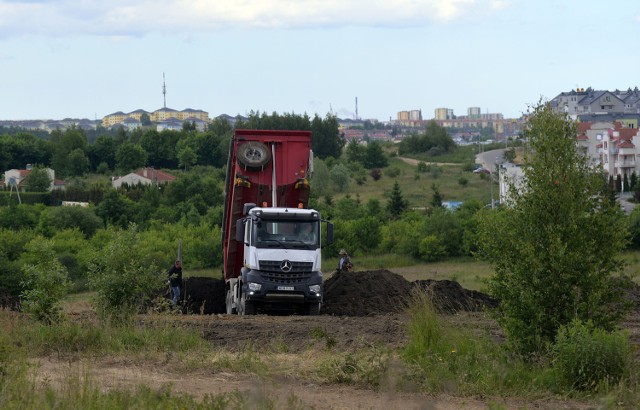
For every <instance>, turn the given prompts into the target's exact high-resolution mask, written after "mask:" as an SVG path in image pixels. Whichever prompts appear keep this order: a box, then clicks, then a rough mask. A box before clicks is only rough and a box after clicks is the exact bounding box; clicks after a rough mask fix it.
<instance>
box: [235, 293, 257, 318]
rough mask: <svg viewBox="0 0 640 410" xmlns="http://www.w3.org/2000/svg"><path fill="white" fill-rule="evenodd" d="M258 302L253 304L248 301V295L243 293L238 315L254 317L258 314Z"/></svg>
mask: <svg viewBox="0 0 640 410" xmlns="http://www.w3.org/2000/svg"><path fill="white" fill-rule="evenodd" d="M257 310H258V309H257V306H256V302H251V301H248V300H247V295H246V293H244V292H243V293H242V296H240V306H238V314H239V315H243V316H252V315H255V314H256V312H257Z"/></svg>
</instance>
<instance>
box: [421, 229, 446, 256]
mask: <svg viewBox="0 0 640 410" xmlns="http://www.w3.org/2000/svg"><path fill="white" fill-rule="evenodd" d="M418 252H419V253H420V258H421V259H423V260H425V261H427V262H435V261H438V260H440V259H442V258H444V257H445V256H446V255H447V250H446V248H445V246H444V245H443V244H442V242H441V241H440V240H439V239H438V237H437V236H435V235H428V236H425V237H424V238H422V240H421V241H420V244H419V246H418Z"/></svg>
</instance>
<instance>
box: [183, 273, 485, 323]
mask: <svg viewBox="0 0 640 410" xmlns="http://www.w3.org/2000/svg"><path fill="white" fill-rule="evenodd" d="M413 289H421V290H423V291H425V293H426V295H427V296H428V297H429V298H430V300H431V302H432V303H433V305H434V307H435V308H436V309H437V310H438V311H439V312H442V313H445V312H446V313H455V312H459V311H482V310H483V309H484V308H485V307H494V306H496V305H497V301H496V300H494V299H492V298H491V297H489V296H487V295H485V294H483V293H481V292H477V291H473V290H467V289H464V288H463V287H462V286H460V284H459V283H458V282H456V281H450V280H431V279H429V280H420V281H415V282H409V281H407V280H406V279H405V278H404V277H402V276H400V275H398V274H397V273H393V272H390V271H388V270H385V269H380V270H373V271H361V272H336V273H334V274H332V275H331V276H330V277H329V278H328V279H327V280H326V281H325V282H324V304H323V307H322V311H321V314H322V315H332V316H358V317H361V316H371V315H380V314H390V313H398V312H402V311H403V310H404V309H405V307H406V304H407V302H408V300H409V298H410V296H411V291H412V290H413ZM224 292H225V291H224V281H222V280H221V279H212V278H201V277H192V278H187V279H186V280H185V282H184V286H183V295H182V297H183V300H184V301H185V302H184V304H183V312H184V313H204V314H210V313H225V304H224V301H225V294H224Z"/></svg>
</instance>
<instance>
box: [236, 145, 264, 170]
mask: <svg viewBox="0 0 640 410" xmlns="http://www.w3.org/2000/svg"><path fill="white" fill-rule="evenodd" d="M236 158H237V159H238V163H239V164H240V165H241V166H242V167H243V168H244V169H245V170H248V171H262V170H263V169H264V167H265V166H267V164H268V163H269V162H270V161H271V151H270V150H269V147H268V146H267V145H266V144H263V143H262V142H259V141H248V142H245V143H244V144H241V145H239V146H238V151H237V156H236Z"/></svg>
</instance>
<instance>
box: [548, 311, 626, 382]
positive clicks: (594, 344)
mask: <svg viewBox="0 0 640 410" xmlns="http://www.w3.org/2000/svg"><path fill="white" fill-rule="evenodd" d="M630 362H631V356H630V346H629V341H628V340H627V335H626V334H625V333H623V332H622V331H614V332H607V331H605V330H603V329H599V328H596V327H594V326H593V325H592V324H591V323H584V322H582V321H580V320H577V319H576V320H574V321H573V322H571V323H570V324H568V325H567V326H564V327H561V328H560V329H559V331H558V337H557V339H556V342H555V344H554V345H553V367H554V369H555V370H556V371H557V372H558V374H559V376H560V378H561V380H563V381H564V383H566V384H567V385H568V386H570V387H571V388H574V389H578V390H598V389H599V388H600V387H602V384H603V383H606V384H609V385H611V384H616V383H618V382H619V381H620V380H622V378H623V377H624V376H625V374H626V373H627V371H628V369H629V364H630Z"/></svg>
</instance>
